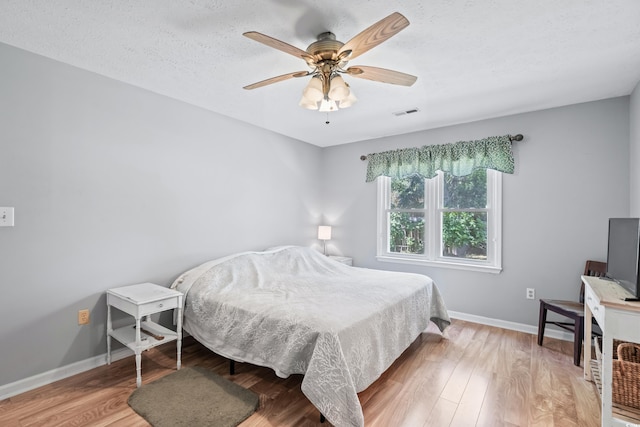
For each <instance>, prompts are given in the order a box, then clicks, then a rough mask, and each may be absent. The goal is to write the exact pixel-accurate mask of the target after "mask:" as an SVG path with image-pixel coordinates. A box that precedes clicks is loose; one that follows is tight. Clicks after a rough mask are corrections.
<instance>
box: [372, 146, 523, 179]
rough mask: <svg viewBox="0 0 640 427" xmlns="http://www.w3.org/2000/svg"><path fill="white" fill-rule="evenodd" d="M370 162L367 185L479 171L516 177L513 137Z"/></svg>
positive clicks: (378, 156)
mask: <svg viewBox="0 0 640 427" xmlns="http://www.w3.org/2000/svg"><path fill="white" fill-rule="evenodd" d="M367 160H368V161H369V162H368V164H367V182H371V181H374V180H375V179H376V178H377V177H379V176H390V177H392V178H406V177H408V176H411V175H420V176H422V177H424V178H433V177H434V176H436V174H437V171H439V170H441V171H443V172H448V173H450V174H452V175H455V176H464V175H469V174H470V173H471V172H473V171H474V170H475V169H478V168H485V169H495V170H497V171H500V172H505V173H513V166H514V161H513V153H512V152H511V139H510V137H509V135H505V136H491V137H489V138H485V139H480V140H477V141H460V142H454V143H452V144H442V145H425V146H422V147H419V148H418V147H416V148H402V149H400V150H392V151H385V152H382V153H374V154H368V155H367Z"/></svg>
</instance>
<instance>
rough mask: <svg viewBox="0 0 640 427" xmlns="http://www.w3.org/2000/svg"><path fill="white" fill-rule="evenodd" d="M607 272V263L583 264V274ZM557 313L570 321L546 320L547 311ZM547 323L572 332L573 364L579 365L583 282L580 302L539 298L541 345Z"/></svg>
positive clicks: (539, 336) (602, 274) (597, 274)
mask: <svg viewBox="0 0 640 427" xmlns="http://www.w3.org/2000/svg"><path fill="white" fill-rule="evenodd" d="M606 272H607V263H605V262H600V261H587V263H586V265H585V266H584V275H585V276H596V277H602V276H604V275H605V274H606ZM548 310H550V311H553V312H554V313H558V314H560V315H562V316H564V317H566V318H568V319H571V321H570V322H569V321H551V320H550V321H547V311H548ZM547 323H551V324H553V325H556V326H558V327H560V328H562V329H566V330H567V331H571V332H573V364H574V365H576V366H580V355H581V353H582V338H583V335H584V283H582V280H581V281H580V302H575V301H564V300H547V299H541V300H540V318H539V319H538V345H542V339H543V338H544V327H545V326H546V324H547Z"/></svg>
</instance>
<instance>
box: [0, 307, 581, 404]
mask: <svg viewBox="0 0 640 427" xmlns="http://www.w3.org/2000/svg"><path fill="white" fill-rule="evenodd" d="M449 316H450V317H452V318H454V319H460V320H465V321H467V322H473V323H479V324H481V325H488V326H495V327H498V328H503V329H510V330H513V331H519V332H526V333H528V334H533V335H537V334H538V329H537V327H536V326H531V325H525V324H524V323H516V322H508V321H506V320H500V319H492V318H490V317H483V316H476V315H474V314H466V313H460V312H457V311H449ZM183 335H184V336H185V337H186V336H188V335H189V334H187V333H186V331H183ZM545 336H546V337H551V338H556V339H559V340H564V341H573V335H571V334H569V333H566V332H562V331H558V330H556V329H546V330H545ZM132 355H133V351H131V350H129V349H128V348H120V349H118V350H115V351H113V352H111V360H112V361H113V362H115V361H116V360H120V359H124V358H125V357H128V356H132ZM106 364H107V354H106V353H104V354H101V355H99V356H95V357H92V358H89V359H86V360H81V361H79V362H76V363H72V364H70V365H66V366H62V367H60V368H56V369H52V370H50V371H47V372H43V373H41V374H37V375H34V376H32V377H29V378H25V379H22V380H18V381H16V382H13V383H9V384H5V385H3V386H0V400H3V399H7V398H9V397H12V396H15V395H18V394H20V393H24V392H27V391H29V390H33V389H34V388H38V387H42V386H44V385H47V384H51V383H52V382H55V381H58V380H62V379H64V378H67V377H71V376H73V375H77V374H80V373H82V372H86V371H88V370H91V369H94V368H97V367H99V366H102V365H106Z"/></svg>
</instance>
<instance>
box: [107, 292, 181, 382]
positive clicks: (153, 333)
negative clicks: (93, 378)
mask: <svg viewBox="0 0 640 427" xmlns="http://www.w3.org/2000/svg"><path fill="white" fill-rule="evenodd" d="M111 307H116V308H117V309H119V310H122V311H124V312H125V313H127V314H130V315H132V316H133V317H134V318H135V319H136V324H135V325H128V326H124V327H122V328H118V329H115V330H114V329H113V327H112V324H111ZM172 309H177V310H178V312H177V316H176V318H177V325H176V330H175V331H172V330H171V329H167V328H165V327H163V326H160V325H158V324H157V323H155V322H152V321H151V320H150V319H149V315H151V314H155V313H160V312H162V311H165V310H172ZM143 317H144V318H145V319H144V321H141V320H142V318H143ZM111 338H114V339H116V340H118V341H119V342H121V343H122V344H124V345H126V346H127V347H129V348H130V349H131V350H133V351H134V352H135V354H136V384H137V386H138V387H140V385H141V384H142V376H141V374H140V362H141V359H142V356H141V354H142V352H143V351H144V350H148V349H150V348H152V347H155V346H158V345H160V344H164V343H167V342H170V341H174V340H177V345H176V346H177V369H180V353H181V348H182V293H180V292H178V291H176V290H173V289H169V288H165V287H163V286H159V285H154V284H153V283H141V284H139V285H131V286H123V287H121V288H113V289H109V290H108V291H107V364H111Z"/></svg>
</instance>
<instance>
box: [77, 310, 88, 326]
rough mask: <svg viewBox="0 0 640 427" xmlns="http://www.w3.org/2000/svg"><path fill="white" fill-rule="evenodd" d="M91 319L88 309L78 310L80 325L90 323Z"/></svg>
mask: <svg viewBox="0 0 640 427" xmlns="http://www.w3.org/2000/svg"><path fill="white" fill-rule="evenodd" d="M90 321H91V318H90V316H89V310H88V309H84V310H79V311H78V325H88V324H89V322H90Z"/></svg>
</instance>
